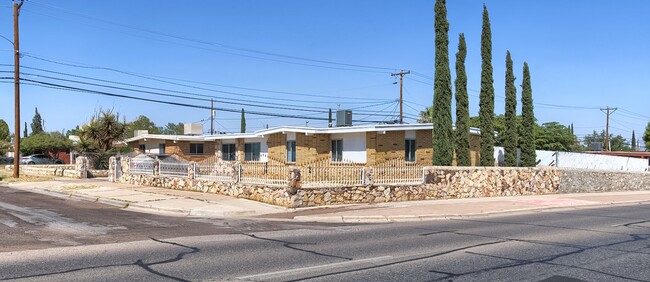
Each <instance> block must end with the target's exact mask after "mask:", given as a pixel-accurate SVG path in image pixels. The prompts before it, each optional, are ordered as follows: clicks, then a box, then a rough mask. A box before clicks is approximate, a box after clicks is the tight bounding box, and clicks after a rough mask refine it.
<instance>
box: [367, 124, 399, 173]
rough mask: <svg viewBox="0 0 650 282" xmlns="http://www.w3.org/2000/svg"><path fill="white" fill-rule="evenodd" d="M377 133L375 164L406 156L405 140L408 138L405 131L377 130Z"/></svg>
mask: <svg viewBox="0 0 650 282" xmlns="http://www.w3.org/2000/svg"><path fill="white" fill-rule="evenodd" d="M376 134H377V135H376V146H375V158H374V163H373V164H375V163H381V162H385V161H388V160H392V159H400V158H402V159H403V158H404V156H405V153H404V140H406V139H405V137H406V136H405V133H404V131H386V133H383V132H377V133H376ZM366 139H367V138H366ZM366 147H367V145H366ZM369 165H372V164H369Z"/></svg>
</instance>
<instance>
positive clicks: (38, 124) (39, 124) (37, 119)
mask: <svg viewBox="0 0 650 282" xmlns="http://www.w3.org/2000/svg"><path fill="white" fill-rule="evenodd" d="M34 109H35V111H36V113H35V114H34V117H33V118H32V124H31V126H32V135H36V134H39V133H43V132H45V131H44V130H43V119H42V118H41V114H39V113H38V108H34Z"/></svg>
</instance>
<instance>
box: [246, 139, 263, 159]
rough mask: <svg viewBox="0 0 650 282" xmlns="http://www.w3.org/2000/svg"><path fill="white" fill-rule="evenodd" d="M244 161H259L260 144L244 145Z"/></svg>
mask: <svg viewBox="0 0 650 282" xmlns="http://www.w3.org/2000/svg"><path fill="white" fill-rule="evenodd" d="M244 160H246V161H254V162H257V161H259V160H260V143H246V144H244Z"/></svg>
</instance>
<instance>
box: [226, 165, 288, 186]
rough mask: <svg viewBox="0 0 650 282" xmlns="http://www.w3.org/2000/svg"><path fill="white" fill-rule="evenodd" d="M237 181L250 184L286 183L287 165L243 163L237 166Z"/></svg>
mask: <svg viewBox="0 0 650 282" xmlns="http://www.w3.org/2000/svg"><path fill="white" fill-rule="evenodd" d="M238 173H239V181H241V182H244V183H251V184H267V185H286V184H287V182H288V181H289V167H288V166H286V165H270V164H269V163H255V162H250V163H243V164H241V165H240V166H239V171H238Z"/></svg>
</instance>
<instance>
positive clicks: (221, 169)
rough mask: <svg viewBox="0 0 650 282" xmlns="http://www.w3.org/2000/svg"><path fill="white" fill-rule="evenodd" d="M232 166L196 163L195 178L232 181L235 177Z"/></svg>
mask: <svg viewBox="0 0 650 282" xmlns="http://www.w3.org/2000/svg"><path fill="white" fill-rule="evenodd" d="M234 177H235V176H234V175H233V172H232V166H231V165H229V166H223V165H222V166H218V165H217V164H214V163H212V164H199V163H197V164H196V168H195V170H194V178H195V179H200V180H213V181H219V182H232V181H233V180H234V179H235V178H234Z"/></svg>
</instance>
